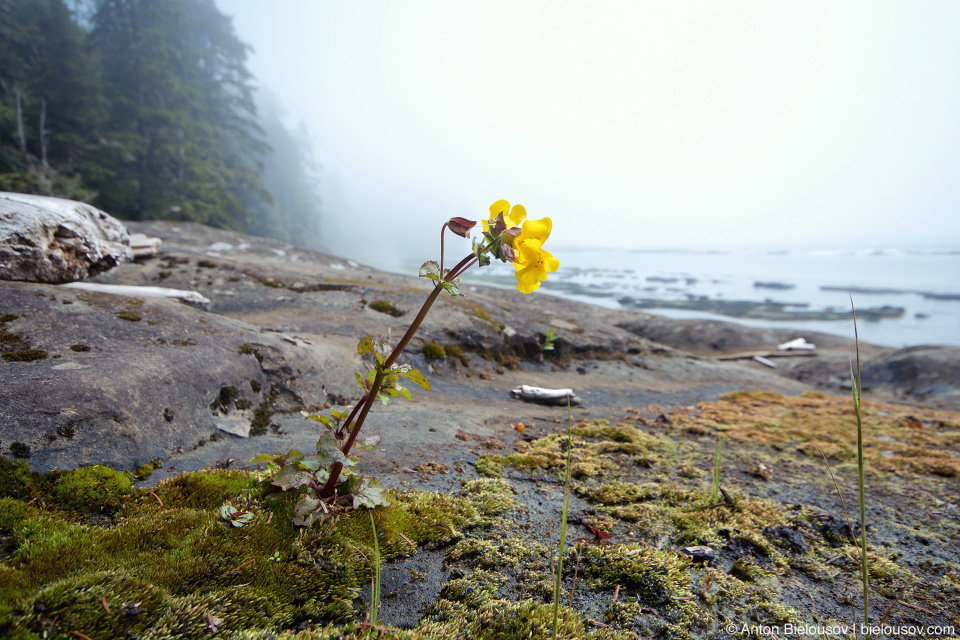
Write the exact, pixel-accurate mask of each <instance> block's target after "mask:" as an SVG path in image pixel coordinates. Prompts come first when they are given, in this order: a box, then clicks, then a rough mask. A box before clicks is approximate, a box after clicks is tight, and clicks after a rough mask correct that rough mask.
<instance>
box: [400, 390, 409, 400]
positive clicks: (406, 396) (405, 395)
mask: <svg viewBox="0 0 960 640" xmlns="http://www.w3.org/2000/svg"><path fill="white" fill-rule="evenodd" d="M399 391H400V394H401V395H402V396H403V397H404V398H406V399H407V402H410V399H411V398H410V390H409V389H407V388H406V387H400V389H399Z"/></svg>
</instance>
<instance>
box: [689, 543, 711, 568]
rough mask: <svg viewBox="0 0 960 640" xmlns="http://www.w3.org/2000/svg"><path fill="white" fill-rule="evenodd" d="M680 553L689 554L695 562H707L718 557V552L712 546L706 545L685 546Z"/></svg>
mask: <svg viewBox="0 0 960 640" xmlns="http://www.w3.org/2000/svg"><path fill="white" fill-rule="evenodd" d="M680 553H682V554H684V555H685V556H688V557H689V558H690V559H691V560H692V561H693V562H694V563H695V564H702V563H705V562H710V561H711V560H713V559H714V558H716V557H717V552H716V551H714V550H713V549H711V548H710V547H705V546H702V545H698V546H694V547H684V548H682V549H680Z"/></svg>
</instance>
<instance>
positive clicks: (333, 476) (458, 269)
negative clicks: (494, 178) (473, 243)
mask: <svg viewBox="0 0 960 640" xmlns="http://www.w3.org/2000/svg"><path fill="white" fill-rule="evenodd" d="M476 259H477V257H476V256H475V255H473V254H470V255H469V256H467V257H466V258H464V259H463V260H461V261H460V262H459V263H457V266H455V267H454V268H453V269H451V270H450V272H449V273H448V274H447V275H446V276H445V277H442V279H441V282H438V283H437V286H436V287H434V288H433V291H431V292H430V295H429V296H427V299H426V301H425V302H424V303H423V306H422V307H420V312H419V313H417V317H416V318H414V319H413V322H412V323H410V327H409V328H408V329H407V332H406V333H404V334H403V337H402V338H400V342H398V343H397V346H396V347H394V348H393V351H391V352H390V355H389V356H388V357H387V359H386V360H385V361H384V363H383V365H381V366H380V369H379V371H377V375H376V376H374V378H373V383H372V384H371V385H370V390H369V391H368V392H367V395H366V396H364V397H363V398H362V399H361V400H360V402H358V403H357V405H356V406H355V407H354V408H353V411H351V412H350V417H348V418H347V425H348V426H349V424H350V422H351V420H350V418H352V417H353V416H354V414H357V411H358V408H359V414H358V415H357V420H356V423H355V424H354V427H353V430H352V431H351V432H350V435H349V436H348V437H347V441H346V442H344V443H343V446H342V447H341V448H340V451H341V452H342V453H343V455H345V456H346V455H349V454H350V449H351V448H353V443H354V442H356V440H357V435H359V433H360V427H361V426H363V422H364V421H365V420H366V419H367V414H368V413H370V408H371V407H372V406H373V401H374V400H375V399H376V397H377V392H378V391H380V384H381V383H382V382H383V372H384V371H386V370H388V369H389V368H390V367H391V366H392V365H393V363H395V362H396V361H397V358H399V357H400V354H401V353H403V350H404V349H406V348H407V345H409V344H410V341H411V340H412V339H413V336H414V334H415V333H416V332H417V329H419V328H420V325H421V324H423V321H424V319H425V318H426V317H427V313H428V312H429V311H430V307H432V306H433V303H434V302H436V300H437V297H438V296H439V295H440V292H441V291H443V284H444V283H445V282H450V281H451V280H453V279H454V278H455V277H457V276H459V275H460V274H461V273H463V272H464V271H466V270H467V269H468V268H470V266H471V265H472V264H473V261H475V260H476ZM341 471H343V464H342V463H340V462H335V463H334V464H333V466H332V467H330V478H329V479H328V480H327V483H326V484H325V485H324V486H323V489H322V490H321V491H320V497H322V498H329V497H330V496H332V495H333V492H334V490H335V489H336V486H337V482H338V481H339V480H340V472H341Z"/></svg>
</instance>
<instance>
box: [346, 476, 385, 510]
mask: <svg viewBox="0 0 960 640" xmlns="http://www.w3.org/2000/svg"><path fill="white" fill-rule="evenodd" d="M389 505H390V503H389V502H387V490H386V489H385V488H384V486H383V485H382V484H380V482H379V481H377V480H374V479H372V478H360V481H359V482H357V484H356V486H355V487H354V488H353V508H354V509H357V508H359V507H367V508H369V509H373V508H374V507H378V506H384V507H386V506H389Z"/></svg>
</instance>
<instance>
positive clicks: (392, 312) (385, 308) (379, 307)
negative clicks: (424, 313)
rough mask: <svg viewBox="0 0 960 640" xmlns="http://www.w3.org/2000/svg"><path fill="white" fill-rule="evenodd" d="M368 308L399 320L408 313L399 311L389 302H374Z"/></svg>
mask: <svg viewBox="0 0 960 640" xmlns="http://www.w3.org/2000/svg"><path fill="white" fill-rule="evenodd" d="M367 306H368V307H370V308H371V309H373V310H374V311H379V312H380V313H385V314H387V315H388V316H393V317H394V318H399V317H400V316H402V315H403V314H404V313H406V311H402V310H401V309H398V308H397V307H395V306H394V305H393V304H392V303H391V302H388V301H387V300H374V301H373V302H371V303H370V304H368V305H367Z"/></svg>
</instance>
